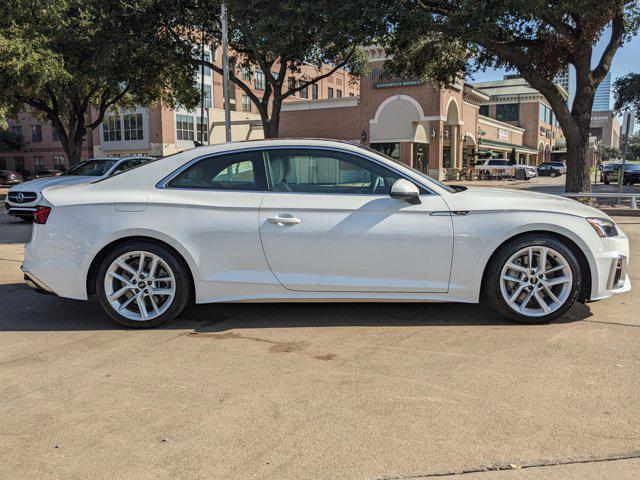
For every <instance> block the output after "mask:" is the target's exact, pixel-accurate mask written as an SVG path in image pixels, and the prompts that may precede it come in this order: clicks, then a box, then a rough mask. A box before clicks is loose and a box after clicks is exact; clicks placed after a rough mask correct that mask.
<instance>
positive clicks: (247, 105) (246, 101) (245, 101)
mask: <svg viewBox="0 0 640 480" xmlns="http://www.w3.org/2000/svg"><path fill="white" fill-rule="evenodd" d="M242 111H243V112H250V111H251V99H250V98H249V97H248V96H247V95H242Z"/></svg>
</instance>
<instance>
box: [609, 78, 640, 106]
mask: <svg viewBox="0 0 640 480" xmlns="http://www.w3.org/2000/svg"><path fill="white" fill-rule="evenodd" d="M614 92H615V98H616V103H615V107H614V108H615V109H616V111H618V112H621V111H624V110H635V111H636V112H640V73H629V74H627V75H624V76H622V77H620V78H618V79H617V80H616V81H615V84H614Z"/></svg>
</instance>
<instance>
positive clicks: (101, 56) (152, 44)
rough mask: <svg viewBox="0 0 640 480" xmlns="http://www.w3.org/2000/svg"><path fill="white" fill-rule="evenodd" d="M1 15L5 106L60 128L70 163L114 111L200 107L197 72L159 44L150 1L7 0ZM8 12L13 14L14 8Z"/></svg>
mask: <svg viewBox="0 0 640 480" xmlns="http://www.w3.org/2000/svg"><path fill="white" fill-rule="evenodd" d="M5 5H6V7H5V9H4V12H5V13H3V15H2V16H1V17H0V107H5V108H7V109H8V114H9V115H13V116H15V115H17V113H18V112H19V111H21V110H24V109H25V106H26V107H27V108H29V109H31V110H32V112H33V113H35V114H36V115H37V116H39V117H41V118H42V119H43V120H46V121H48V122H50V123H51V124H52V125H53V128H55V130H56V132H57V133H58V136H59V138H60V141H61V143H62V147H63V149H64V151H65V154H66V155H67V157H68V158H69V162H70V163H71V164H74V163H76V162H78V161H79V160H80V158H81V153H82V145H83V143H84V140H85V137H86V136H87V134H89V133H90V132H91V131H92V130H93V129H95V128H97V127H98V126H99V125H100V123H102V121H103V119H104V116H105V114H106V113H107V111H108V110H109V109H115V108H118V107H124V106H132V105H134V104H138V105H148V104H150V103H152V102H155V101H157V100H161V101H164V102H167V103H169V104H173V103H175V102H176V101H180V102H182V103H184V104H185V105H195V104H196V103H197V98H198V93H197V89H196V88H195V83H194V80H193V78H194V77H193V75H194V68H193V67H192V66H191V65H188V64H184V63H183V62H181V56H180V55H178V54H177V52H174V51H171V50H167V49H166V48H165V47H166V46H165V45H163V44H161V43H159V42H157V33H156V32H154V31H153V30H152V29H151V28H149V25H148V22H147V19H146V9H147V7H148V1H147V0H140V1H126V0H111V1H103V0H56V1H55V2H51V1H48V0H8V2H6V3H5ZM7 7H8V8H7Z"/></svg>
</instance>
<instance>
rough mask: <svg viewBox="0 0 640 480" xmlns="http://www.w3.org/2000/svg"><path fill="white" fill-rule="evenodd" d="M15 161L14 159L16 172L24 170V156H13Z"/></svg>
mask: <svg viewBox="0 0 640 480" xmlns="http://www.w3.org/2000/svg"><path fill="white" fill-rule="evenodd" d="M15 161H16V168H15V170H16V172H23V171H24V157H15Z"/></svg>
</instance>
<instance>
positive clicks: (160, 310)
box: [95, 240, 192, 328]
mask: <svg viewBox="0 0 640 480" xmlns="http://www.w3.org/2000/svg"><path fill="white" fill-rule="evenodd" d="M141 258H142V259H143V261H142V263H143V268H142V271H140V269H139V265H140V259H141ZM116 261H119V262H118V263H116ZM154 262H155V268H154V267H153V265H154ZM122 264H125V267H126V269H125V268H123V267H122ZM152 270H154V271H152ZM116 277H118V278H116ZM150 278H153V279H154V280H149V279H150ZM123 280H124V281H123ZM147 281H148V282H149V283H147ZM95 287H96V293H97V294H98V300H99V301H100V305H101V306H102V308H103V310H104V311H105V312H106V313H107V314H108V315H109V316H110V317H111V318H112V319H114V320H115V321H116V322H118V323H120V324H122V325H125V326H127V327H131V328H151V327H157V326H158V325H162V324H163V323H166V322H168V321H170V320H173V319H174V318H175V317H177V316H178V315H180V313H182V311H183V310H184V309H185V307H186V306H187V304H188V303H189V301H190V299H191V298H192V286H191V278H190V272H189V269H188V267H187V265H186V264H185V262H184V261H183V260H182V259H181V258H179V257H178V256H177V255H176V254H175V253H174V252H173V251H172V250H170V249H169V248H167V247H165V246H163V245H160V244H157V243H154V242H148V241H138V240H133V241H129V242H126V243H123V244H121V245H118V246H117V247H115V248H114V249H113V250H112V251H111V252H109V254H108V255H107V256H106V257H105V258H104V259H103V260H102V262H100V265H99V267H98V271H97V275H96V285H95ZM152 292H157V294H153V293H152ZM161 292H162V293H161ZM118 293H119V295H118V296H117V297H115V298H114V297H112V298H111V300H110V299H109V296H110V295H114V294H118ZM134 297H135V298H134ZM141 303H142V305H141ZM145 313H146V315H145Z"/></svg>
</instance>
